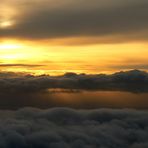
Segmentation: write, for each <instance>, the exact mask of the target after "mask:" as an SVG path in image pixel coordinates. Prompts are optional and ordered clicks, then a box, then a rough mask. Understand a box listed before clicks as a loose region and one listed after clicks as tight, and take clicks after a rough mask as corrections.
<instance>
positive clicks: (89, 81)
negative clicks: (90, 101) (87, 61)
mask: <svg viewBox="0 0 148 148" xmlns="http://www.w3.org/2000/svg"><path fill="white" fill-rule="evenodd" d="M9 74H10V76H9ZM0 75H1V76H2V77H0V89H1V90H2V92H8V91H10V92H39V91H46V90H48V89H51V88H62V89H78V90H120V91H129V92H148V87H147V86H148V73H147V72H144V71H139V70H131V71H126V72H118V73H114V74H111V75H105V74H96V75H87V74H76V73H66V74H65V75H62V76H49V75H41V76H33V75H24V74H23V75H21V74H20V75H17V73H16V76H15V73H1V74H0ZM12 75H13V77H12Z"/></svg>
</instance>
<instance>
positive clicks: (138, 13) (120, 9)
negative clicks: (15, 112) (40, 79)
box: [0, 0, 148, 75]
mask: <svg viewBox="0 0 148 148" xmlns="http://www.w3.org/2000/svg"><path fill="white" fill-rule="evenodd" d="M147 7H148V1H147V0H140V1H139V0H110V1H108V0H91V1H90V0H87V1H86V0H62V1H61V0H32V1H30V0H21V1H20V0H1V4H0V70H1V71H13V72H30V73H34V74H44V73H46V74H51V75H59V74H63V73H65V72H76V73H88V74H95V73H113V72H115V71H121V70H131V69H141V70H148V65H147V63H148V59H147V55H148V51H147V48H148V42H147V41H148V36H147V34H148V20H147V17H148V9H147Z"/></svg>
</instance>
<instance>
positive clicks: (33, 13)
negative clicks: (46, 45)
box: [0, 0, 148, 41]
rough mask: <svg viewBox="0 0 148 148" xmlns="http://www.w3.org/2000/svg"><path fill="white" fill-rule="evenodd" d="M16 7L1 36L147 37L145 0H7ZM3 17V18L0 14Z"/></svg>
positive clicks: (110, 39) (38, 37)
mask: <svg viewBox="0 0 148 148" xmlns="http://www.w3.org/2000/svg"><path fill="white" fill-rule="evenodd" d="M2 4H3V5H4V7H6V8H7V6H9V7H12V8H14V9H15V10H18V9H19V10H20V13H19V14H20V15H16V16H15V17H14V20H15V25H14V26H12V28H5V29H3V28H1V29H0V32H1V34H0V36H1V37H15V38H16V37H18V38H26V39H29V38H34V39H36V38H37V39H49V38H50V39H55V38H63V37H96V38H98V41H99V40H100V41H102V39H103V40H104V41H105V40H108V41H115V40H116V41H125V40H126V41H127V40H137V39H138V40H147V39H148V36H147V32H148V28H147V26H148V21H147V17H148V9H147V8H148V1H147V0H141V1H139V0H130V1H129V0H119V1H117V0H110V1H108V0H105V1H104V0H92V1H85V0H75V1H74V0H70V1H69V0H63V1H60V0H56V1H55V0H42V1H41V0H38V1H32V2H30V1H28V0H23V1H21V2H20V1H17V0H14V1H13V3H12V2H11V1H10V0H8V1H6V2H5V1H4V2H3V3H2ZM7 15H9V14H7ZM0 18H1V19H3V17H2V16H1V17H0Z"/></svg>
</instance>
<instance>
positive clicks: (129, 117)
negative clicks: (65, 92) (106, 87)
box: [0, 108, 148, 148]
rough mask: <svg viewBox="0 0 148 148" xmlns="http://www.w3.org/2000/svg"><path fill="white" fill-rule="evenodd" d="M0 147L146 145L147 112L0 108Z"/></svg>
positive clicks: (134, 147) (120, 147)
mask: <svg viewBox="0 0 148 148" xmlns="http://www.w3.org/2000/svg"><path fill="white" fill-rule="evenodd" d="M0 139H1V141H0V147H1V148H14V147H15V148H50V147H51V148H125V147H129V148H146V147H148V142H147V139H148V112H147V111H136V110H126V109H125V110H111V109H100V110H89V111H88V110H73V109H68V108H53V109H48V110H39V109H34V108H25V109H21V110H18V111H15V112H13V111H5V112H4V111H0Z"/></svg>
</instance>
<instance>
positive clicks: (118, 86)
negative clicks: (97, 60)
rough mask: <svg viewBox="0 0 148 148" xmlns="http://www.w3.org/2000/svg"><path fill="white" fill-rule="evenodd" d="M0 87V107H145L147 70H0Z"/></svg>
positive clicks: (147, 80)
mask: <svg viewBox="0 0 148 148" xmlns="http://www.w3.org/2000/svg"><path fill="white" fill-rule="evenodd" d="M0 90H1V91H0V109H19V108H22V107H26V106H27V107H28V106H31V107H37V108H44V109H46V108H51V107H71V108H79V109H95V108H102V107H105V108H136V109H146V108H147V107H148V100H147V98H148V73H147V72H144V71H138V70H132V71H126V72H118V73H115V74H110V75H105V74H96V75H87V74H76V73H66V74H64V75H61V76H49V75H40V76H33V75H29V74H28V75H26V74H25V73H13V72H1V73H0Z"/></svg>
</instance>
